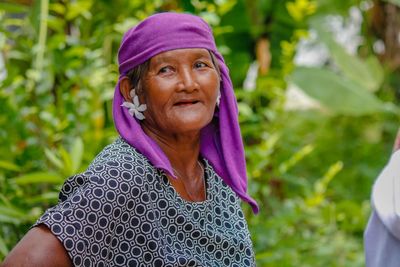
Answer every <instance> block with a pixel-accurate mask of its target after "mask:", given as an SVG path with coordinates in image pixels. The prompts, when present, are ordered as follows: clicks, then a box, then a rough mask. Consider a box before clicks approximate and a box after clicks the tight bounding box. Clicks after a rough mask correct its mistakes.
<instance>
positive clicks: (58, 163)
mask: <svg viewBox="0 0 400 267" xmlns="http://www.w3.org/2000/svg"><path fill="white" fill-rule="evenodd" d="M44 153H45V155H46V157H47V159H48V160H49V161H50V162H51V163H52V164H53V165H54V166H55V167H57V168H58V169H60V170H62V169H63V168H64V164H63V163H62V161H61V160H60V159H59V158H58V157H57V156H56V155H55V154H54V153H53V152H52V151H50V150H49V149H47V148H46V149H45V150H44Z"/></svg>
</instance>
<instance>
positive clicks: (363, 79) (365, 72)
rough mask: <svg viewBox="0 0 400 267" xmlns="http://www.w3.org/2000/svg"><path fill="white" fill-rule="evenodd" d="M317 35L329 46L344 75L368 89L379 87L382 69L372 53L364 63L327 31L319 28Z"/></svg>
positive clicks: (373, 89) (373, 90)
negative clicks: (348, 51)
mask: <svg viewBox="0 0 400 267" xmlns="http://www.w3.org/2000/svg"><path fill="white" fill-rule="evenodd" d="M319 27H321V26H319ZM318 35H319V37H320V38H321V39H322V40H323V41H324V42H325V44H326V45H327V47H328V48H329V50H330V53H331V56H332V58H333V59H334V61H335V63H336V64H337V66H338V67H339V69H340V70H341V72H342V73H343V75H344V76H347V77H348V78H349V79H351V80H353V81H355V82H357V83H359V84H360V85H361V86H362V87H363V88H365V89H367V90H368V91H371V92H375V91H377V90H378V89H379V87H380V86H381V84H382V82H383V69H382V67H381V66H380V64H379V63H377V59H376V58H375V57H374V56H373V55H371V56H370V58H369V61H368V63H366V62H364V61H362V60H361V59H360V58H358V57H357V56H353V55H350V54H349V53H347V51H346V50H345V49H344V47H342V46H341V45H340V44H338V43H337V42H336V41H334V40H333V38H332V36H331V35H330V34H329V33H327V32H325V31H323V30H322V29H320V30H319V32H318Z"/></svg>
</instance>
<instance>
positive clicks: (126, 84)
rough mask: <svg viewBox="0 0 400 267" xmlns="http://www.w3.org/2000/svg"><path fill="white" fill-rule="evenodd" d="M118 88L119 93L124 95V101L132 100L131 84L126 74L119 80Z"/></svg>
mask: <svg viewBox="0 0 400 267" xmlns="http://www.w3.org/2000/svg"><path fill="white" fill-rule="evenodd" d="M119 90H120V91H121V94H122V96H123V97H124V99H125V101H129V102H132V98H131V95H130V92H131V90H132V84H131V81H130V80H129V78H128V77H127V76H124V77H123V78H122V80H121V81H120V82H119Z"/></svg>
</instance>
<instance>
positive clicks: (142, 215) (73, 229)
mask: <svg viewBox="0 0 400 267" xmlns="http://www.w3.org/2000/svg"><path fill="white" fill-rule="evenodd" d="M203 163H204V166H205V168H204V169H205V174H204V177H205V179H206V186H207V188H206V192H207V198H206V200H205V201H202V202H189V201H186V200H184V199H182V198H181V197H180V196H179V195H178V193H177V192H176V191H175V189H174V188H173V187H172V185H171V184H170V183H169V181H168V178H167V177H166V176H165V174H164V172H163V171H161V170H159V169H156V168H155V167H153V166H152V165H151V163H150V162H149V161H148V160H147V159H146V158H145V157H144V156H143V155H142V154H140V153H139V152H138V151H137V150H135V149H134V148H133V147H132V146H130V145H129V144H127V143H126V142H125V141H123V139H121V138H118V139H117V140H116V141H115V142H114V143H112V144H111V145H109V146H107V147H106V148H105V149H104V150H103V151H102V152H101V153H100V154H99V155H98V156H97V157H96V158H95V160H94V161H93V162H92V164H91V165H90V166H89V168H88V169H87V171H86V172H84V173H82V174H77V175H74V176H72V177H70V178H69V179H68V180H67V181H66V182H65V183H64V185H63V187H62V189H61V192H60V196H59V203H58V205H56V206H54V207H52V208H50V209H48V210H47V211H46V212H45V213H44V214H43V215H42V216H41V217H40V218H39V220H38V221H37V222H36V224H35V226H36V225H39V224H45V225H46V226H47V227H48V228H49V229H50V230H51V232H52V233H53V234H54V235H55V236H56V237H57V238H58V239H59V240H60V241H61V242H62V244H63V245H64V247H65V249H66V250H67V252H68V254H69V256H70V258H71V259H72V262H73V263H74V265H75V266H237V267H239V266H240V267H243V266H255V259H254V253H253V249H252V242H251V239H250V235H249V231H248V228H247V224H246V221H245V218H244V216H243V212H242V209H241V207H240V200H239V198H238V197H237V196H236V195H235V193H234V192H233V191H232V190H231V188H230V187H229V186H227V185H226V184H225V183H224V182H223V180H222V179H221V178H220V177H219V176H218V175H217V174H216V173H215V171H214V170H213V168H212V167H211V165H210V164H209V163H208V162H207V160H205V159H203Z"/></svg>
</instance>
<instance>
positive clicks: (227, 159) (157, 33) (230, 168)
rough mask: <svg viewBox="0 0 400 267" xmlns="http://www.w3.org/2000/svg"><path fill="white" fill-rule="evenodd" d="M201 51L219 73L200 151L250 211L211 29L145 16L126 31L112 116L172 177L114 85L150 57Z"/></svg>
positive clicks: (192, 19) (230, 95) (231, 101)
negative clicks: (212, 116)
mask: <svg viewBox="0 0 400 267" xmlns="http://www.w3.org/2000/svg"><path fill="white" fill-rule="evenodd" d="M182 48H205V49H208V50H210V51H212V52H213V53H214V55H215V56H216V58H217V60H218V63H219V67H220V70H221V86H220V88H221V100H220V105H219V109H218V111H216V112H218V114H217V117H218V123H217V125H213V124H209V125H208V126H206V127H205V128H204V129H202V131H201V140H200V153H201V154H202V156H203V157H205V158H206V159H207V160H208V161H209V162H210V163H211V165H212V166H213V167H214V169H215V171H216V172H217V174H218V175H219V176H221V178H222V179H223V180H224V181H225V183H226V184H227V185H229V186H230V187H231V188H232V189H233V191H235V192H236V194H237V195H238V196H239V197H240V198H241V199H242V200H244V201H246V202H248V203H249V204H250V205H251V206H252V209H253V211H254V212H255V213H257V212H258V206H257V203H256V202H255V201H254V200H253V199H252V198H251V197H250V196H249V195H248V194H247V193H246V191H247V176H246V161H245V156H244V149H243V143H242V137H241V134H240V128H239V122H238V109H237V103H236V98H235V95H234V92H233V86H232V82H231V79H230V77H229V70H228V68H227V66H226V65H225V62H224V59H223V57H222V56H221V54H220V53H219V52H218V50H217V47H216V45H215V41H214V37H213V34H212V30H211V28H210V27H209V26H208V24H207V23H206V22H205V21H204V20H203V19H201V18H200V17H197V16H194V15H189V14H179V13H172V12H167V13H159V14H155V15H152V16H150V17H148V18H147V19H145V20H143V21H142V22H141V23H139V24H138V25H137V26H136V27H133V28H131V29H130V30H128V31H127V32H126V33H125V35H124V37H123V38H122V43H121V46H120V48H119V51H118V61H119V73H120V77H119V81H118V84H117V86H116V87H115V93H114V101H113V117H114V123H115V127H116V128H117V130H118V132H119V134H120V135H121V137H122V138H123V139H124V140H125V141H126V142H128V143H129V144H130V145H132V146H133V147H135V148H136V149H137V150H138V151H140V153H142V154H143V155H144V156H146V157H147V158H148V159H149V161H150V162H151V163H152V164H153V165H154V166H155V167H156V168H160V169H162V170H164V171H165V172H167V173H168V174H169V175H171V176H173V177H176V176H175V174H174V172H173V170H172V166H171V163H170V162H169V160H168V158H167V156H166V155H165V154H164V152H163V151H162V150H161V148H160V147H159V146H158V145H157V143H156V142H155V141H154V140H153V139H151V138H150V137H149V136H148V135H146V134H145V133H144V131H143V130H142V128H141V126H140V123H139V122H138V121H136V119H134V118H133V117H132V116H131V115H130V114H129V112H128V109H127V108H125V107H121V104H122V103H123V101H124V98H123V96H122V95H121V92H120V89H119V82H120V81H121V79H122V77H123V76H124V75H126V74H127V73H128V72H129V71H130V70H131V69H132V68H134V67H136V66H138V65H140V64H142V63H144V62H145V61H146V60H148V59H150V58H152V57H153V56H155V55H157V54H159V53H161V52H165V51H169V50H174V49H182Z"/></svg>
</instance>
